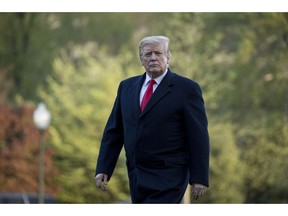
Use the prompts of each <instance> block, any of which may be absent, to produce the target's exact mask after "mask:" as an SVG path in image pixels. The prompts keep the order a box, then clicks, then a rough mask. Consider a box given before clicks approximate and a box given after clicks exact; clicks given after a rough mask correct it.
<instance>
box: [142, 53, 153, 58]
mask: <svg viewBox="0 0 288 216" xmlns="http://www.w3.org/2000/svg"><path fill="white" fill-rule="evenodd" d="M151 55H152V53H151V52H148V53H145V54H144V56H145V57H150V56H151Z"/></svg>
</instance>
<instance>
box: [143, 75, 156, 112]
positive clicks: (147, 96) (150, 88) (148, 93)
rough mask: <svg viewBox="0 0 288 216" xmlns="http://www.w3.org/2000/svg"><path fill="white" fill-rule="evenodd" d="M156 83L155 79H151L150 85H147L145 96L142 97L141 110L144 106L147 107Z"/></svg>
mask: <svg viewBox="0 0 288 216" xmlns="http://www.w3.org/2000/svg"><path fill="white" fill-rule="evenodd" d="M155 83H156V82H155V80H154V79H151V80H150V81H149V85H148V87H147V89H146V92H145V94H144V96H143V99H142V102H141V106H140V108H141V111H143V110H144V107H145V106H146V104H147V103H148V101H149V99H150V97H151V95H152V94H153V85H154V84H155Z"/></svg>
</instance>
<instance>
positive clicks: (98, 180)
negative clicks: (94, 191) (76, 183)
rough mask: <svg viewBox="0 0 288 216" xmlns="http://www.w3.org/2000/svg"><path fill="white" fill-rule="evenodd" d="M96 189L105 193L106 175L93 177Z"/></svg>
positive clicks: (100, 174)
mask: <svg viewBox="0 0 288 216" xmlns="http://www.w3.org/2000/svg"><path fill="white" fill-rule="evenodd" d="M95 182H96V185H97V187H99V188H100V189H101V190H103V191H107V183H108V175H107V174H105V173H99V174H97V175H96V177H95Z"/></svg>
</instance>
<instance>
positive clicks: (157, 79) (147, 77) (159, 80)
mask: <svg viewBox="0 0 288 216" xmlns="http://www.w3.org/2000/svg"><path fill="white" fill-rule="evenodd" d="M167 72H168V67H167V68H166V71H165V72H164V73H163V74H162V75H161V76H159V77H157V78H155V79H154V80H155V82H156V83H157V84H158V85H159V84H160V82H161V81H162V80H163V78H164V77H165V75H166V74H167ZM150 80H151V78H150V77H149V76H148V74H147V73H146V79H145V82H144V83H145V84H144V86H146V85H148V82H149V81H150Z"/></svg>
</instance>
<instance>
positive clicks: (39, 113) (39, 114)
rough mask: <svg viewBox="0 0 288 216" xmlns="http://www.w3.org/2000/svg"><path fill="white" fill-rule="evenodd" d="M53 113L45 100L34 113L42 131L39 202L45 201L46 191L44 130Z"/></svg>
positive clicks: (36, 122)
mask: <svg viewBox="0 0 288 216" xmlns="http://www.w3.org/2000/svg"><path fill="white" fill-rule="evenodd" d="M50 120H51V115H50V112H49V111H48V109H47V108H46V106H45V104H44V103H43V102H41V103H39V104H38V106H37V109H36V110H35V111H34V113H33V121H34V124H35V125H36V127H37V128H38V129H39V133H40V147H39V179H38V180H39V192H38V193H39V194H38V202H39V203H44V193H45V136H44V132H45V130H46V129H47V128H48V126H49V124H50Z"/></svg>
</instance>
